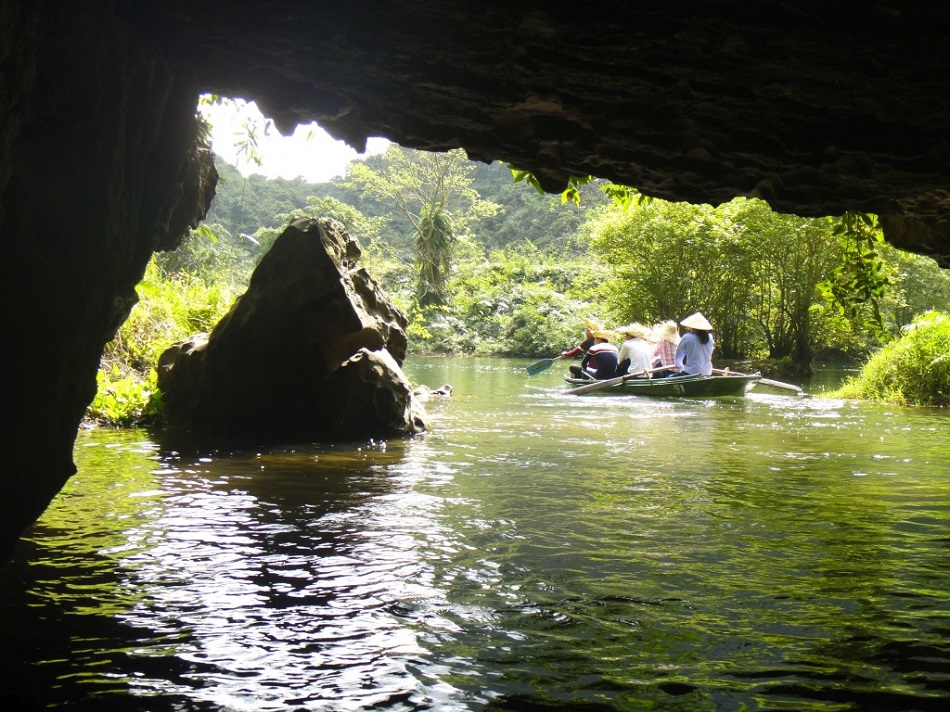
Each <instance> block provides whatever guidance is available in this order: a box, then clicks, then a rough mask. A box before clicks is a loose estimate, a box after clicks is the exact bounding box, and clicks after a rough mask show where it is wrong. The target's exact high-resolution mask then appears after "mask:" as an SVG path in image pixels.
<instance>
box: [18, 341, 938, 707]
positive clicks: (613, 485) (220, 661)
mask: <svg viewBox="0 0 950 712" xmlns="http://www.w3.org/2000/svg"><path fill="white" fill-rule="evenodd" d="M528 363H529V362H528V361H524V360H505V359H410V361H409V362H408V363H407V364H406V372H407V375H408V376H409V377H410V379H411V380H412V381H413V382H415V383H425V384H428V385H429V386H432V387H435V386H438V385H441V384H442V383H450V384H452V385H453V387H454V392H453V395H452V396H451V397H450V398H436V399H432V400H430V401H429V402H428V403H427V409H428V411H429V413H430V416H431V418H432V420H433V424H434V429H433V431H432V432H431V433H428V434H426V435H423V436H419V437H416V438H412V439H409V440H405V441H400V440H391V441H388V442H369V443H366V442H364V443H354V444H343V445H333V446H330V445H312V444H306V445H298V446H295V447H281V448H268V449H260V450H250V451H240V452H234V451H227V452H220V451H208V452H176V451H172V450H168V449H167V448H164V447H163V446H162V445H161V444H160V443H158V442H156V441H155V440H153V439H152V438H151V437H150V436H149V434H148V433H146V432H144V431H105V430H101V431H93V432H83V433H81V434H80V436H79V438H78V441H77V444H76V453H75V458H76V462H77V465H78V467H79V473H78V474H77V475H76V476H75V477H74V478H73V479H72V480H71V481H70V482H69V483H68V484H67V486H66V487H65V488H64V490H63V492H62V493H61V495H60V496H59V497H58V498H57V499H56V500H55V501H54V503H53V504H52V505H51V507H50V508H49V510H48V511H47V512H46V514H44V516H43V517H42V519H41V520H40V521H39V522H38V523H37V525H36V526H35V527H34V528H33V529H32V530H31V531H30V532H29V533H28V535H27V536H26V537H24V539H23V541H22V542H21V545H20V546H19V548H18V549H17V551H16V555H15V558H14V559H13V560H12V561H11V562H10V563H9V564H8V565H7V566H5V567H4V568H3V569H2V570H0V595H2V599H0V604H2V607H0V626H2V628H0V630H2V635H3V643H4V649H5V651H6V659H7V662H6V663H4V664H3V666H2V669H3V681H2V685H3V687H2V693H0V701H3V702H5V703H6V706H5V708H6V709H15V710H25V709H40V708H50V707H52V708H56V707H64V708H69V709H83V710H85V709H89V710H334V711H335V710H346V711H350V710H371V709H372V710H531V711H539V710H571V711H574V710H581V711H585V712H591V711H597V710H683V711H686V710H690V711H691V710H717V711H719V710H829V711H830V710H882V711H895V712H896V711H897V710H944V709H950V603H948V592H950V479H948V466H950V429H948V425H950V414H948V413H947V412H946V411H943V410H923V409H902V408H896V407H881V406H874V405H868V404H857V403H850V402H842V401H835V400H830V399H826V398H820V397H814V398H799V397H796V396H795V395H794V394H792V393H790V392H788V391H779V390H775V389H771V388H765V387H761V386H760V387H757V388H756V389H755V390H754V391H753V392H752V393H751V394H749V395H748V396H747V397H745V398H726V399H713V400H685V399H684V400H674V399H662V400H659V399H658V400H651V399H647V398H641V397H623V396H621V397H613V396H603V395H596V394H594V395H586V396H567V395H564V394H563V393H561V391H562V390H563V388H564V386H563V384H562V382H561V376H562V373H561V370H560V369H559V368H558V365H557V364H556V365H555V367H554V368H552V369H551V370H549V371H545V372H544V373H541V374H538V375H536V376H533V377H531V378H529V377H527V375H526V373H525V371H524V367H525V366H526V365H527V364H528ZM829 378H831V380H832V381H833V380H834V376H832V377H829ZM825 383H826V384H827V381H826V382H825ZM805 385H806V388H807V389H808V390H810V391H812V392H820V391H821V390H822V388H823V387H824V386H823V385H822V382H818V381H816V382H814V383H811V384H805ZM832 385H834V384H833V383H832Z"/></svg>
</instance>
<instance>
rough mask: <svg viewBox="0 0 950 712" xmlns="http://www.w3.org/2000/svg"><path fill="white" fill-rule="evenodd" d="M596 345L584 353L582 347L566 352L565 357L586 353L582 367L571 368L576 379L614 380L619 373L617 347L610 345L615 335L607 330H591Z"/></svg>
mask: <svg viewBox="0 0 950 712" xmlns="http://www.w3.org/2000/svg"><path fill="white" fill-rule="evenodd" d="M590 335H591V338H592V339H593V340H594V343H593V344H591V346H590V347H589V348H588V349H587V350H586V352H583V351H582V349H581V346H583V344H582V345H581V346H577V347H575V348H573V349H571V351H566V352H564V354H562V355H564V356H579V355H580V354H581V353H584V358H582V359H581V365H580V366H571V367H570V371H571V375H573V376H574V377H575V378H597V379H604V378H613V377H614V375H615V374H616V372H617V347H616V346H614V345H613V344H612V343H610V340H611V339H612V338H614V335H613V334H612V333H611V332H609V331H607V330H605V329H591V330H590Z"/></svg>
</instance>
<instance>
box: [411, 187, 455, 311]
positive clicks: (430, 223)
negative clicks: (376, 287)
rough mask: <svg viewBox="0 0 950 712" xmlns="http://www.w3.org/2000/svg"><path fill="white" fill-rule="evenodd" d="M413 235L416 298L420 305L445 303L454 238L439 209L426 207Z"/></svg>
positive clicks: (438, 207)
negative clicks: (414, 243) (414, 242)
mask: <svg viewBox="0 0 950 712" xmlns="http://www.w3.org/2000/svg"><path fill="white" fill-rule="evenodd" d="M418 230H419V231H418V232H417V233H416V270H417V280H416V295H417V298H418V301H419V305H420V306H422V307H428V306H432V305H435V304H444V303H445V297H446V289H445V286H446V282H447V281H448V278H449V269H450V268H451V266H452V246H453V245H454V243H455V235H454V234H453V232H452V221H451V220H450V219H449V216H448V215H446V214H445V211H444V210H443V209H442V208H441V206H425V207H424V208H423V209H422V216H421V220H420V222H419V228H418Z"/></svg>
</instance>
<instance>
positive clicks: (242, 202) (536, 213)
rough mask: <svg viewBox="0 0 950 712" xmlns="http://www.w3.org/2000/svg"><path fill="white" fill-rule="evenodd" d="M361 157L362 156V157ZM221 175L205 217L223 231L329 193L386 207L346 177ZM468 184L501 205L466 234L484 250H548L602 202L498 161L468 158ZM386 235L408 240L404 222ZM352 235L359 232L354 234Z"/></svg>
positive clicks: (268, 222)
mask: <svg viewBox="0 0 950 712" xmlns="http://www.w3.org/2000/svg"><path fill="white" fill-rule="evenodd" d="M364 163H365V162H364ZM215 165H216V166H217V169H218V173H219V174H220V176H221V179H220V181H219V183H218V191H217V196H216V197H215V199H214V203H213V204H212V206H211V212H210V213H209V215H208V219H207V222H208V223H211V224H216V225H218V226H220V228H222V229H223V231H224V233H226V234H229V235H232V236H239V235H242V234H244V235H254V234H255V233H256V232H257V231H258V230H259V229H261V228H278V227H280V226H281V223H282V218H283V217H284V216H286V215H288V214H290V213H293V212H294V211H304V210H306V208H307V199H308V198H310V197H316V198H319V199H334V200H337V201H339V202H341V203H345V204H347V205H352V206H354V207H357V208H358V209H359V210H360V212H361V213H362V214H363V215H365V216H367V217H381V216H387V215H390V214H391V213H392V209H391V207H390V206H387V205H385V204H384V203H382V202H381V201H380V200H379V199H378V198H376V197H373V196H366V195H362V194H361V191H360V190H359V189H357V188H355V187H354V186H352V185H351V184H350V183H348V181H347V179H346V178H337V179H335V180H333V181H330V182H328V183H307V182H306V181H304V180H303V179H302V178H297V179H295V180H286V179H283V178H277V179H267V178H264V177H263V176H261V175H251V176H250V177H247V178H245V177H244V176H242V175H241V174H240V173H239V172H238V170H237V169H236V168H235V167H234V166H232V165H231V164H229V163H226V162H224V161H222V160H220V159H218V160H217V161H216V164H215ZM470 177H471V180H472V187H473V188H474V189H475V190H476V191H477V192H478V194H479V195H480V196H481V198H482V199H483V200H485V201H488V202H492V203H495V204H497V205H499V206H501V210H499V211H498V213H497V214H495V215H493V216H491V217H487V218H485V219H483V220H481V221H480V222H478V223H476V224H475V225H473V226H472V228H471V233H470V234H471V238H472V240H473V241H474V242H476V243H477V244H479V245H481V246H482V247H483V248H484V249H485V250H488V251H490V250H493V249H497V248H504V247H510V246H516V245H519V244H524V243H531V244H533V245H536V246H537V247H539V248H542V249H545V250H548V249H556V248H561V247H565V246H567V245H568V244H569V243H570V241H571V239H572V237H574V236H575V235H576V234H577V231H578V228H579V227H580V225H581V223H582V222H583V220H584V216H585V215H586V213H587V211H588V210H589V209H590V208H592V207H595V206H602V205H604V204H606V203H607V202H608V200H607V198H606V197H605V196H604V195H603V193H601V192H599V191H597V190H596V189H594V188H590V187H588V188H586V189H584V198H585V200H583V201H582V202H581V204H580V205H576V204H574V203H568V204H562V203H561V197H560V196H559V195H542V194H540V193H538V192H537V191H535V190H532V189H531V188H529V187H527V186H526V185H525V184H523V183H515V182H514V181H513V180H512V173H511V169H510V168H508V166H506V165H505V164H504V163H501V162H495V163H492V164H485V163H479V162H475V161H472V162H471V163H470ZM388 231H389V233H390V235H393V236H395V235H400V236H401V237H400V238H396V240H397V241H398V242H402V243H403V244H408V241H409V237H408V236H407V235H406V234H405V228H404V227H402V228H400V227H398V226H396V227H393V226H392V225H390V228H389V230H388ZM356 237H357V238H358V239H361V238H363V239H365V236H360V235H356Z"/></svg>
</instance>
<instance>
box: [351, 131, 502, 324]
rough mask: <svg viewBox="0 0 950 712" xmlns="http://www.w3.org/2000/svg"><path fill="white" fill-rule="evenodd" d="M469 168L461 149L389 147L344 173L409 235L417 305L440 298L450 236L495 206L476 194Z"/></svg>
mask: <svg viewBox="0 0 950 712" xmlns="http://www.w3.org/2000/svg"><path fill="white" fill-rule="evenodd" d="M470 172H471V163H470V162H469V161H468V158H467V157H466V155H465V152H464V151H461V150H455V151H447V152H446V153H427V152H425V151H412V150H409V149H404V148H401V147H399V146H395V145H393V146H390V147H389V149H388V150H387V151H386V153H385V154H384V155H383V156H382V157H381V158H372V159H369V161H367V162H354V163H352V164H351V165H350V168H349V170H348V171H347V182H348V184H349V185H351V186H354V187H357V188H358V189H359V190H360V191H361V194H362V195H363V196H366V197H371V198H374V199H376V200H379V201H382V202H384V203H386V204H388V205H390V206H391V208H392V209H393V210H394V211H395V214H396V215H397V216H399V217H401V219H402V220H403V221H404V224H405V226H407V227H408V229H409V232H410V234H411V235H412V236H413V251H412V261H413V263H414V264H415V265H416V271H417V281H416V299H417V300H418V302H419V304H420V305H421V306H422V307H428V306H432V305H436V304H440V303H442V302H443V301H444V300H445V284H446V281H447V279H448V272H449V269H450V268H451V263H452V250H453V245H454V242H455V236H456V235H457V234H460V233H462V232H464V231H466V230H467V229H468V227H469V226H470V225H472V224H474V223H476V222H478V220H480V219H482V218H484V217H488V216H491V215H493V214H495V213H496V212H497V210H498V206H497V205H495V204H493V203H489V202H487V201H484V200H482V198H481V197H480V196H479V194H478V191H477V190H476V189H475V188H474V187H473V185H472V179H471V177H470V175H469V173H470ZM406 257H407V256H403V259H405V258H406Z"/></svg>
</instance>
